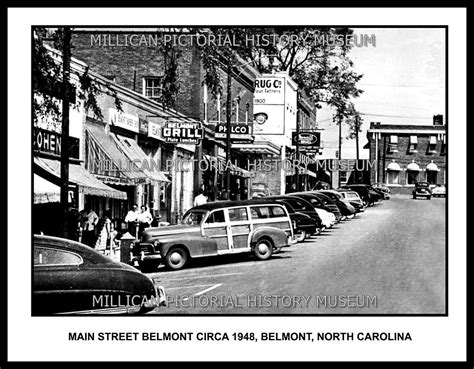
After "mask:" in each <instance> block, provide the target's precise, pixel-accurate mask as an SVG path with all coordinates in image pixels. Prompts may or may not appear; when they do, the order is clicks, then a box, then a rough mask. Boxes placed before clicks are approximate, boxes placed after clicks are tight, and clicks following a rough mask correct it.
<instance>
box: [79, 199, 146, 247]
mask: <svg viewBox="0 0 474 369" xmlns="http://www.w3.org/2000/svg"><path fill="white" fill-rule="evenodd" d="M124 220H125V222H126V223H127V226H128V232H129V233H130V234H131V235H132V236H139V235H140V234H141V233H142V232H143V230H144V229H146V228H148V227H150V225H151V223H152V221H153V216H152V215H151V213H150V211H149V210H148V208H147V207H146V206H145V205H142V206H141V211H138V205H137V204H133V207H132V209H131V210H130V211H129V212H128V213H127V215H126V217H125V219H124ZM79 227H80V229H81V230H82V237H81V241H82V243H84V244H86V245H88V246H90V247H93V248H95V249H99V250H100V249H106V248H108V247H110V246H111V245H114V243H115V237H116V236H117V234H118V232H117V231H116V230H115V228H114V224H113V222H112V219H111V211H110V210H106V211H105V212H104V214H103V215H102V217H100V218H99V216H98V215H97V213H96V212H95V211H94V210H92V209H91V208H90V206H87V207H86V208H84V210H82V211H81V212H80V213H79ZM137 232H138V234H137Z"/></svg>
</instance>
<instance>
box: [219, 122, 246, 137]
mask: <svg viewBox="0 0 474 369" xmlns="http://www.w3.org/2000/svg"><path fill="white" fill-rule="evenodd" d="M251 130H252V129H251V126H250V125H248V124H231V126H230V138H231V139H238V140H251V139H252V132H251ZM214 137H215V138H221V139H222V138H227V125H226V124H218V125H216V129H215V135H214Z"/></svg>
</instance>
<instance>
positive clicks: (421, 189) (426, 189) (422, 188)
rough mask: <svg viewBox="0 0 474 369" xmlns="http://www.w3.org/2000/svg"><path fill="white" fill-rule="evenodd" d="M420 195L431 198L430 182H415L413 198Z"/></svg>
mask: <svg viewBox="0 0 474 369" xmlns="http://www.w3.org/2000/svg"><path fill="white" fill-rule="evenodd" d="M419 197H424V198H427V199H428V200H431V188H430V184H429V183H428V182H416V183H415V188H414V189H413V198H414V199H417V198H419Z"/></svg>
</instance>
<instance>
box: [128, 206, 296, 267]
mask: <svg viewBox="0 0 474 369" xmlns="http://www.w3.org/2000/svg"><path fill="white" fill-rule="evenodd" d="M295 242H296V241H295V240H294V233H293V225H292V223H291V220H290V216H289V214H288V212H287V210H286V209H285V207H284V206H283V205H281V204H273V203H267V204H255V203H254V202H252V201H223V202H212V203H207V204H204V205H200V206H196V207H194V208H192V209H190V210H188V211H187V212H186V213H185V214H184V216H183V219H182V221H181V224H178V225H173V226H168V227H156V228H148V229H147V230H145V231H144V232H143V234H142V238H141V240H140V242H137V243H135V244H134V245H133V247H132V252H131V262H132V263H133V264H134V265H138V266H139V267H140V268H141V269H142V270H150V269H151V268H156V267H157V266H158V265H159V264H160V263H161V262H163V263H164V264H165V266H166V267H168V268H169V269H173V270H177V269H181V268H183V267H184V266H185V265H186V264H187V262H188V261H189V260H190V259H194V258H200V257H207V256H217V255H226V254H237V253H245V252H247V253H253V254H254V255H255V257H256V258H257V259H259V260H266V259H269V258H270V257H271V256H272V254H273V253H274V252H278V251H280V250H281V249H282V248H283V247H287V246H290V245H291V244H293V243H295Z"/></svg>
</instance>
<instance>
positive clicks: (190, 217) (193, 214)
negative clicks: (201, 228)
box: [181, 211, 205, 225]
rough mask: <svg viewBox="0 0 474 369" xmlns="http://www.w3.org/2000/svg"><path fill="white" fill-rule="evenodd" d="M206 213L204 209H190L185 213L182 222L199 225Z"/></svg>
mask: <svg viewBox="0 0 474 369" xmlns="http://www.w3.org/2000/svg"><path fill="white" fill-rule="evenodd" d="M204 214H205V212H202V211H190V212H188V213H186V214H185V215H184V217H183V221H182V222H181V223H182V224H187V225H199V224H201V222H202V220H203V218H204Z"/></svg>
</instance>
